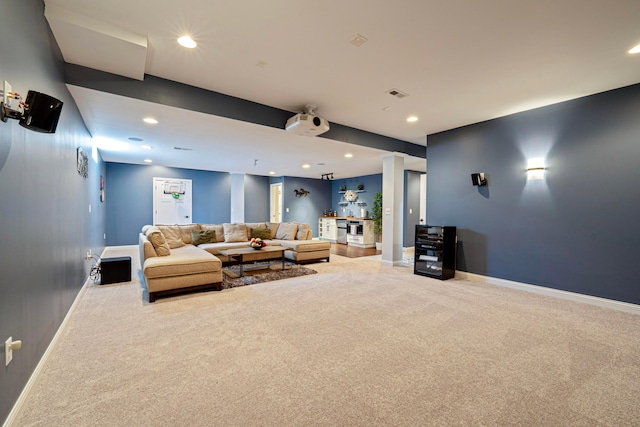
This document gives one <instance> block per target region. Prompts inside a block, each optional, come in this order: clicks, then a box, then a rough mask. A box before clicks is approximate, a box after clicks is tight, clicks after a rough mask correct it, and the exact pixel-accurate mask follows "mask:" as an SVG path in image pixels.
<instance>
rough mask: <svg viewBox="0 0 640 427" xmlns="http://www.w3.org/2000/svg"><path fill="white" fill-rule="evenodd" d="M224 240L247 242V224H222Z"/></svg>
mask: <svg viewBox="0 0 640 427" xmlns="http://www.w3.org/2000/svg"><path fill="white" fill-rule="evenodd" d="M222 228H223V229H224V241H225V242H248V241H249V235H248V234H247V226H246V225H244V224H229V223H224V224H222Z"/></svg>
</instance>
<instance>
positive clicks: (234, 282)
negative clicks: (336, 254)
mask: <svg viewBox="0 0 640 427" xmlns="http://www.w3.org/2000/svg"><path fill="white" fill-rule="evenodd" d="M223 273H224V274H223V275H222V289H229V288H237V287H240V286H246V285H255V284H257V283H264V282H271V281H274V280H282V279H290V278H292V277H299V276H306V275H307V274H316V273H317V271H315V270H312V269H310V268H307V267H303V266H301V265H297V264H287V266H286V268H285V269H284V270H281V269H279V270H276V271H273V270H269V269H266V270H260V271H259V272H251V271H249V272H246V273H245V275H244V276H242V277H230V275H229V274H228V270H227V269H224V270H223ZM231 276H236V275H235V274H231Z"/></svg>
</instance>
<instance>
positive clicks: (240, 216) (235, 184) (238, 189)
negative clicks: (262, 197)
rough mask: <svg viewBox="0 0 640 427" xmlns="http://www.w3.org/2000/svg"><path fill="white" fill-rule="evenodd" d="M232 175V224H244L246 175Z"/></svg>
mask: <svg viewBox="0 0 640 427" xmlns="http://www.w3.org/2000/svg"><path fill="white" fill-rule="evenodd" d="M230 175H231V222H239V223H242V222H244V174H243V173H233V172H232V173H230Z"/></svg>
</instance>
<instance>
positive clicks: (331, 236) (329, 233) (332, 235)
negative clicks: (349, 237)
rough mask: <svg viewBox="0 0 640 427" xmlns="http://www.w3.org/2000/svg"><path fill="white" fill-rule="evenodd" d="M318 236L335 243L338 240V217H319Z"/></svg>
mask: <svg viewBox="0 0 640 427" xmlns="http://www.w3.org/2000/svg"><path fill="white" fill-rule="evenodd" d="M318 238H320V240H328V241H330V242H332V243H335V242H336V241H337V240H338V221H337V219H336V218H325V217H322V218H320V219H318Z"/></svg>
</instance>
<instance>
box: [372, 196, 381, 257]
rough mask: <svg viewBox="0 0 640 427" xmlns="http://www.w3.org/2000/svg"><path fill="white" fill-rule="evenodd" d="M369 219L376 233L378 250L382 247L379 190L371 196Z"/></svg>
mask: <svg viewBox="0 0 640 427" xmlns="http://www.w3.org/2000/svg"><path fill="white" fill-rule="evenodd" d="M371 219H372V220H373V233H374V234H375V235H376V250H378V251H379V250H380V249H382V193H380V192H377V193H376V194H374V196H373V204H372V205H371Z"/></svg>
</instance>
